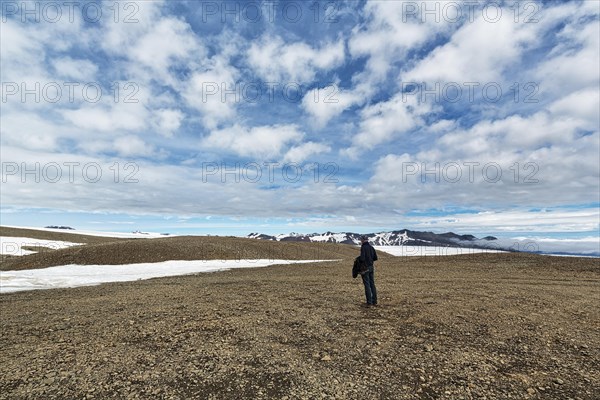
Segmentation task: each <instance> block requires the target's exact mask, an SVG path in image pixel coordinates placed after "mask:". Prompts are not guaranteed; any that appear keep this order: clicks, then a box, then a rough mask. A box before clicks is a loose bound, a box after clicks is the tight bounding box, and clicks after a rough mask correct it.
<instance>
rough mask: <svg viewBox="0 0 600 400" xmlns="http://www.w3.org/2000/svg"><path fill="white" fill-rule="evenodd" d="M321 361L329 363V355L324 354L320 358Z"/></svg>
mask: <svg viewBox="0 0 600 400" xmlns="http://www.w3.org/2000/svg"><path fill="white" fill-rule="evenodd" d="M321 361H331V357H329V355H327V354H325V355H324V356H323V357H322V358H321Z"/></svg>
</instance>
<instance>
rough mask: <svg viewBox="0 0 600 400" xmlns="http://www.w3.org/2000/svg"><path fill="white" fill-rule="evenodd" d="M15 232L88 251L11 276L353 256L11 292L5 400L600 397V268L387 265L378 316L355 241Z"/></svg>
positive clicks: (556, 262) (505, 257) (400, 260)
mask: <svg viewBox="0 0 600 400" xmlns="http://www.w3.org/2000/svg"><path fill="white" fill-rule="evenodd" d="M0 234H1V235H3V236H27V237H35V238H46V239H56V240H67V241H73V242H78V241H81V242H84V243H88V244H86V245H83V246H79V247H74V248H70V249H65V250H48V251H44V252H40V253H39V254H34V255H31V256H24V257H20V258H17V257H9V258H5V259H3V262H2V267H1V269H2V270H15V269H27V268H39V267H44V266H51V265H61V264H70V263H79V264H98V263H103V264H120V263H132V262H149V261H161V260H169V259H199V260H201V259H210V258H213V259H221V258H226V259H237V260H240V263H243V260H244V259H251V258H273V259H286V258H288V259H336V260H340V261H334V262H323V263H309V264H298V265H281V266H272V267H267V268H257V269H234V270H230V271H224V272H218V273H204V274H196V275H188V276H182V277H172V278H159V279H149V280H143V281H136V282H127V283H111V284H104V285H100V286H91V287H79V288H71V289H52V290H37V291H29V292H18V293H12V294H3V295H0V321H1V332H0V399H74V398H77V399H92V398H93V399H108V398H119V399H121V398H123V399H321V398H329V399H510V398H512V399H598V398H599V393H600V334H599V333H598V332H600V307H599V306H598V305H599V304H600V261H599V260H598V259H586V258H570V257H569V258H567V257H564V258H563V257H549V256H538V255H528V254H518V253H504V254H469V255H463V256H447V257H432V256H430V257H392V256H387V255H385V254H380V261H378V262H377V263H376V282H377V287H378V291H379V302H380V306H377V307H374V308H365V307H362V302H363V301H364V294H363V288H362V283H361V282H360V280H359V279H360V278H358V279H355V280H353V279H352V278H351V268H352V260H353V257H354V256H355V255H357V253H358V249H357V248H355V247H351V246H344V245H334V244H310V243H273V242H261V241H257V240H250V239H237V238H220V237H179V238H177V237H173V238H160V239H136V240H115V239H110V238H94V239H88V240H85V238H76V235H73V234H70V233H69V234H67V233H61V234H59V235H60V236H54V237H52V236H51V235H52V234H53V233H50V234H49V233H47V232H38V233H36V231H30V232H27V233H25V232H20V231H19V230H9V229H8V228H2V229H0ZM42 235H50V236H47V237H43V236H42ZM65 235H66V237H64V236H65Z"/></svg>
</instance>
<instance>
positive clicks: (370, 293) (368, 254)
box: [360, 236, 377, 307]
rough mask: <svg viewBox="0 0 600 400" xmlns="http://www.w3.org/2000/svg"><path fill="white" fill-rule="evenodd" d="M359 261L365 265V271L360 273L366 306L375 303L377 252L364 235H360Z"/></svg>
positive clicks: (374, 304)
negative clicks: (375, 263)
mask: <svg viewBox="0 0 600 400" xmlns="http://www.w3.org/2000/svg"><path fill="white" fill-rule="evenodd" d="M360 242H361V243H362V244H361V246H360V261H362V262H363V263H364V264H365V265H366V266H367V271H366V272H364V273H363V274H362V280H363V283H364V285H365V297H366V298H367V307H368V306H376V305H377V289H376V288H375V266H374V262H375V261H377V252H376V251H375V249H374V248H373V246H371V244H370V243H369V239H368V238H367V237H366V236H361V237H360Z"/></svg>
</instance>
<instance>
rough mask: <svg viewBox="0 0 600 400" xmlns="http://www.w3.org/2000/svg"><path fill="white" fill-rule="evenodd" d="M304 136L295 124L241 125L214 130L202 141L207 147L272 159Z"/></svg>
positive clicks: (246, 155) (244, 155)
mask: <svg viewBox="0 0 600 400" xmlns="http://www.w3.org/2000/svg"><path fill="white" fill-rule="evenodd" d="M303 136H304V133H303V132H301V131H300V130H299V128H298V126H296V125H272V126H257V127H253V128H247V127H244V126H241V125H238V124H236V125H233V126H232V127H229V128H225V129H221V130H216V131H213V132H211V133H210V135H209V136H208V137H206V138H205V139H204V141H203V145H204V146H206V147H209V148H218V149H222V150H230V151H233V152H234V153H235V154H238V155H240V156H242V157H257V158H260V159H267V160H272V159H276V158H278V157H279V156H280V155H281V153H282V151H283V150H284V149H285V148H286V147H287V146H289V145H290V144H292V143H297V142H299V141H300V140H301V139H302V138H303Z"/></svg>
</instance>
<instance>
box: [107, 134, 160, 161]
mask: <svg viewBox="0 0 600 400" xmlns="http://www.w3.org/2000/svg"><path fill="white" fill-rule="evenodd" d="M114 149H115V151H116V152H117V153H118V154H119V155H121V156H123V157H135V156H149V155H151V154H152V153H153V148H152V146H150V145H148V144H147V143H145V142H144V141H143V140H142V139H140V138H139V137H137V136H133V135H129V136H122V137H119V138H117V139H115V141H114Z"/></svg>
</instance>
